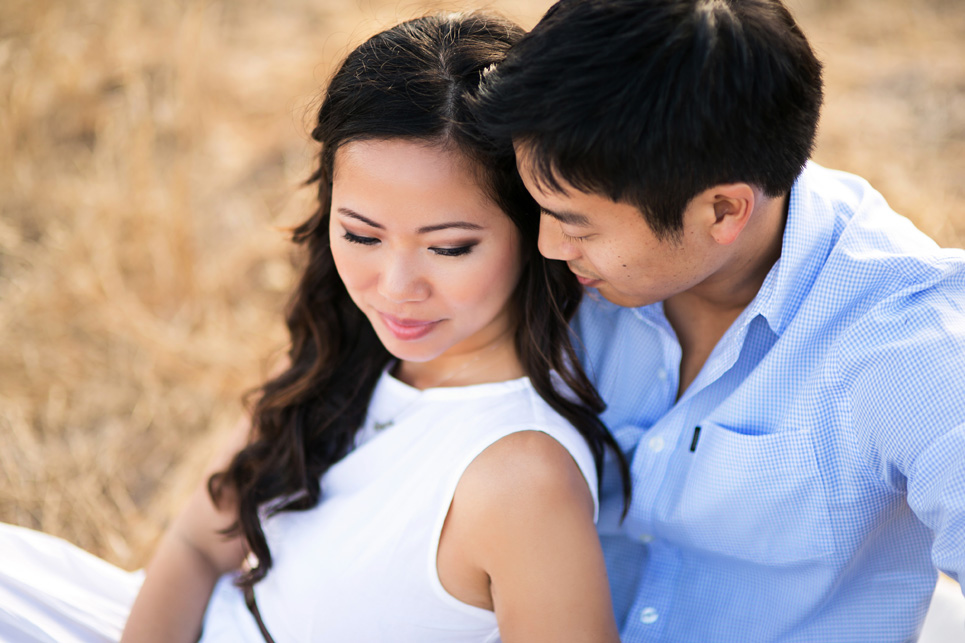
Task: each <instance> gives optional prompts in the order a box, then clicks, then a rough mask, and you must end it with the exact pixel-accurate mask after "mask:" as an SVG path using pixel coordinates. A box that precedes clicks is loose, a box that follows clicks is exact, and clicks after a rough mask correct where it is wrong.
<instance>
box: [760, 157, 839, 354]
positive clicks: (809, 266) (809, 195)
mask: <svg viewBox="0 0 965 643" xmlns="http://www.w3.org/2000/svg"><path fill="white" fill-rule="evenodd" d="M820 170H821V168H820V166H818V165H817V164H815V163H810V162H809V163H808V164H807V166H805V168H804V171H803V172H801V174H800V176H798V178H797V180H796V181H795V182H794V186H793V187H792V188H791V195H790V203H789V204H788V214H787V222H786V223H785V226H784V237H783V240H782V242H781V256H780V258H778V260H777V261H776V262H775V263H774V265H773V266H772V267H771V269H770V271H769V272H768V273H767V277H765V279H764V283H763V284H761V289H760V290H759V291H758V293H757V296H755V297H754V300H753V301H752V302H751V303H750V305H749V306H748V309H747V310H745V311H744V313H745V314H743V315H741V317H742V319H744V320H746V322H745V323H749V322H750V321H751V320H753V319H754V318H755V317H757V315H762V316H763V317H764V319H765V320H767V324H768V326H770V327H771V330H773V331H774V333H775V334H777V335H778V336H780V335H781V334H782V333H783V332H784V329H785V328H786V327H787V325H788V324H789V323H790V321H791V319H792V318H793V317H794V314H795V313H796V312H797V310H798V308H799V307H800V305H801V303H802V302H803V301H804V299H805V297H806V296H807V294H808V292H809V291H810V290H811V286H812V285H813V284H814V281H815V279H817V276H818V274H819V273H820V272H821V267H822V266H823V265H824V262H825V261H826V260H827V257H828V254H829V253H830V252H831V249H832V247H833V246H834V241H835V237H836V236H837V232H836V226H835V218H836V215H835V212H834V208H833V207H832V206H831V204H830V203H829V202H828V200H827V199H826V198H824V197H823V196H822V194H821V191H820V190H819V189H818V185H817V184H818V183H819V182H820V177H819V176H818V172H819V171H820Z"/></svg>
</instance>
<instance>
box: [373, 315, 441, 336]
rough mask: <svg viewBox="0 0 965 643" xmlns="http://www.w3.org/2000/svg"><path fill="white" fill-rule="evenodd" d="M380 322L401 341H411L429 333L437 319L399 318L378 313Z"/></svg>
mask: <svg viewBox="0 0 965 643" xmlns="http://www.w3.org/2000/svg"><path fill="white" fill-rule="evenodd" d="M379 317H381V318H382V323H384V324H385V327H386V328H388V329H389V330H390V331H391V332H392V334H393V335H395V336H396V338H397V339H401V340H403V341H413V340H416V339H422V338H423V337H425V336H426V335H428V334H429V333H431V332H432V331H433V330H434V329H435V327H436V325H437V324H438V323H439V321H438V320H437V321H423V320H419V319H400V318H399V317H393V316H392V315H387V314H385V313H381V312H380V313H379Z"/></svg>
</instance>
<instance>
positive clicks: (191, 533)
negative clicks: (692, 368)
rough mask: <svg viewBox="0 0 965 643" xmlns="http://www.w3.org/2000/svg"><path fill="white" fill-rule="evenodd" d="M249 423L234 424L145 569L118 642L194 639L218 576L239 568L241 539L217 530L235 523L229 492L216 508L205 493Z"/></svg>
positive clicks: (242, 553) (242, 548)
mask: <svg viewBox="0 0 965 643" xmlns="http://www.w3.org/2000/svg"><path fill="white" fill-rule="evenodd" d="M249 430H250V429H249V423H248V422H247V421H246V422H244V423H243V424H241V425H239V426H238V427H237V428H236V429H235V431H234V432H233V434H232V439H231V440H230V442H229V444H227V445H226V448H225V449H224V450H223V451H222V452H221V453H220V454H219V456H218V457H217V458H216V459H215V461H214V462H213V463H212V466H211V467H209V471H208V473H206V474H205V477H204V479H203V481H202V483H201V484H200V485H199V486H198V488H197V489H196V490H195V491H194V493H193V494H192V496H191V498H190V499H189V500H188V502H187V504H186V505H185V507H184V508H183V509H182V510H181V513H180V514H179V515H178V516H177V518H176V519H175V520H174V522H173V523H172V524H171V526H170V527H169V528H168V530H167V531H166V532H165V534H164V536H163V537H162V538H161V542H160V544H159V545H158V548H157V551H155V552H154V556H153V557H152V558H151V562H150V563H149V564H148V566H147V571H146V575H145V579H144V585H143V586H142V587H141V591H140V592H139V593H138V595H137V599H135V601H134V606H133V607H132V609H131V614H130V617H129V618H128V621H127V625H126V626H125V628H124V634H123V636H122V637H121V641H122V643H146V642H151V641H158V642H161V641H164V642H179V641H185V642H188V641H192V642H193V641H197V640H198V637H199V636H200V634H201V623H202V620H203V618H204V612H205V609H206V607H207V605H208V599H209V598H210V597H211V591H212V590H213V589H214V585H215V583H216V582H217V580H218V578H219V577H220V576H221V575H222V574H224V573H226V572H228V571H231V570H234V569H238V568H239V567H240V566H241V563H242V561H243V560H244V558H245V555H246V549H245V545H244V539H243V538H242V537H241V536H235V537H232V538H226V537H225V536H223V535H222V534H220V533H219V532H220V531H221V530H222V529H225V528H227V527H229V526H231V525H232V524H233V523H234V522H235V520H236V519H237V509H236V503H235V499H234V497H233V496H232V494H231V490H230V489H225V492H224V494H223V495H222V501H221V507H220V508H218V507H215V506H214V503H213V502H212V501H211V498H210V496H209V495H208V489H207V481H208V476H209V475H210V474H212V473H214V472H216V471H221V470H223V469H224V468H225V467H226V466H227V465H228V462H230V459H231V457H232V456H233V455H234V454H235V453H237V452H238V451H239V450H240V449H241V448H242V447H244V445H245V443H246V441H247V438H248V433H249Z"/></svg>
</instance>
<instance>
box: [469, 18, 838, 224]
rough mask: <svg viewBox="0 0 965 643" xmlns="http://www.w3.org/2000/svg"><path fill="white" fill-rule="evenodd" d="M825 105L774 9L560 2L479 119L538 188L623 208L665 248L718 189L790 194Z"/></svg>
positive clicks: (497, 77) (800, 47) (790, 23)
mask: <svg viewBox="0 0 965 643" xmlns="http://www.w3.org/2000/svg"><path fill="white" fill-rule="evenodd" d="M821 101H822V82H821V63H820V62H819V61H818V60H817V58H816V57H815V55H814V53H813V52H812V51H811V47H810V45H809V44H808V42H807V39H806V38H805V37H804V34H803V33H802V32H801V30H800V28H799V27H798V26H797V24H796V23H795V22H794V19H793V17H792V16H791V14H790V12H789V11H788V10H787V8H786V7H785V6H784V5H783V4H782V3H781V2H780V1H779V0H561V1H560V2H557V3H556V4H555V5H553V7H551V8H550V10H549V11H548V12H547V13H546V15H545V16H544V17H543V19H542V20H541V21H540V22H539V24H537V25H536V27H535V28H534V29H533V31H532V32H530V33H529V34H528V35H527V36H526V37H525V38H524V39H523V40H521V41H520V42H519V43H518V44H516V45H515V46H514V47H513V49H512V50H511V51H510V54H509V57H508V58H507V59H506V60H505V61H504V62H503V63H501V64H500V65H499V67H498V68H496V69H495V70H492V71H490V72H489V73H488V74H487V75H486V78H485V79H484V83H483V88H482V90H481V92H480V95H479V97H478V99H477V100H476V102H475V104H474V108H475V109H476V110H478V114H479V118H480V119H481V120H482V121H483V124H484V127H485V128H486V130H487V132H488V133H489V134H490V135H492V136H497V137H505V136H509V137H511V138H512V139H513V140H514V142H515V143H516V144H517V145H518V146H522V148H523V149H524V151H525V153H526V155H527V159H528V160H529V161H530V162H531V164H532V167H531V169H532V170H533V171H534V173H535V178H536V180H537V181H538V183H539V185H540V187H541V188H543V189H550V190H553V191H562V189H563V188H562V186H561V183H560V181H559V179H562V180H563V181H565V182H566V183H569V184H570V185H572V186H573V187H574V188H576V189H578V190H580V191H583V192H590V193H595V194H600V195H603V196H606V197H608V198H610V199H612V200H614V201H621V202H625V203H629V204H631V205H633V206H635V207H637V208H638V209H640V211H641V212H642V213H643V215H644V217H645V218H646V221H647V223H648V224H649V225H650V227H651V228H652V229H653V230H654V232H655V233H656V234H658V235H659V236H661V237H662V238H667V237H671V238H673V237H676V236H677V235H678V233H679V232H680V230H681V229H682V227H683V213H684V210H685V208H686V206H687V204H688V203H689V202H690V200H691V199H693V197H695V196H696V195H697V194H699V193H700V192H702V191H704V190H706V189H708V188H710V187H713V186H714V185H720V184H724V183H737V182H745V183H749V184H752V185H755V186H757V187H759V188H760V189H761V190H762V191H763V192H764V194H765V195H767V196H770V197H776V196H780V195H783V194H786V193H788V192H789V191H790V189H791V186H792V185H793V183H794V180H795V179H796V178H797V176H798V175H799V174H800V172H801V170H802V169H803V167H804V164H805V163H806V162H807V160H808V158H809V157H810V155H811V150H812V148H813V146H814V137H815V132H816V129H817V122H818V116H819V114H820V110H821Z"/></svg>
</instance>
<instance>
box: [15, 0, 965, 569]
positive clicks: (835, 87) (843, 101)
mask: <svg viewBox="0 0 965 643" xmlns="http://www.w3.org/2000/svg"><path fill="white" fill-rule="evenodd" d="M789 4H790V5H791V8H792V9H793V10H794V11H795V13H796V15H797V16H798V18H799V19H800V21H801V22H802V23H803V25H804V28H805V31H806V32H807V33H808V35H809V37H810V39H811V41H812V43H813V45H814V46H815V48H816V49H817V51H818V52H819V55H820V56H821V57H822V59H823V60H824V61H825V63H826V65H827V70H826V77H827V84H828V88H827V105H826V109H825V112H824V117H823V120H822V124H821V135H820V143H819V149H818V152H817V154H816V158H817V160H818V161H819V162H822V163H824V164H826V165H830V166H834V167H837V168H840V169H846V170H850V171H854V172H857V173H859V174H862V175H863V176H865V177H866V178H868V179H869V180H871V182H872V183H873V184H874V185H875V186H876V187H878V189H879V190H881V191H882V192H883V193H884V194H885V196H886V197H887V198H888V199H889V201H891V203H892V205H893V206H894V207H895V208H896V209H897V210H898V211H900V212H902V213H904V214H906V215H908V216H909V217H911V218H912V219H913V220H914V221H915V222H916V223H917V224H918V225H919V227H921V228H922V229H923V230H925V231H926V232H927V233H928V234H930V235H931V236H932V237H934V238H935V239H937V240H938V241H939V243H941V244H942V245H945V246H954V247H963V246H965V3H963V2H961V0H919V1H917V2H908V1H907V0H875V1H874V2H870V1H868V0H851V1H847V0H840V1H833V0H790V2H789ZM474 6H479V5H473V4H470V3H462V4H458V5H456V4H451V3H436V2H424V3H414V2H406V3H403V2H388V1H386V2H382V1H380V0H312V1H309V0H284V1H283V0H275V1H272V2H263V1H258V0H113V1H112V0H2V2H0V439H2V443H0V520H2V521H5V522H12V523H16V524H20V525H25V526H29V527H33V528H37V529H42V530H44V531H47V532H50V533H52V534H55V535H58V536H62V537H65V538H67V539H69V540H71V541H73V542H75V543H77V544H78V545H80V546H82V547H84V548H86V549H88V550H90V551H92V552H94V553H96V554H98V555H100V556H102V557H105V558H106V559H108V560H110V561H112V562H114V563H117V564H119V565H121V566H123V567H126V568H129V569H132V568H135V567H137V566H140V565H143V564H144V563H145V562H146V558H147V556H148V554H149V552H150V550H151V547H152V545H153V543H154V541H155V539H156V538H157V536H158V534H159V533H160V530H161V529H163V527H164V525H165V522H166V521H167V520H168V519H169V518H170V516H171V515H172V512H173V511H174V510H175V509H176V507H177V506H178V504H179V502H180V500H181V499H182V498H183V497H184V495H185V493H186V491H187V490H189V489H190V488H191V487H192V486H193V485H194V484H196V483H197V481H198V480H199V477H200V475H201V469H200V467H201V466H203V464H204V462H205V461H206V460H207V459H208V458H209V457H210V455H211V452H212V449H213V448H214V447H215V445H216V444H217V443H218V440H219V439H220V438H222V437H223V436H224V434H225V431H226V430H229V429H230V428H231V426H232V425H233V424H234V423H235V421H236V420H237V418H238V417H239V416H240V414H241V411H242V407H241V404H240V396H241V394H242V393H243V392H244V391H245V390H246V389H248V388H250V387H252V386H254V385H256V384H257V383H258V382H259V380H260V379H261V378H262V377H263V375H264V373H265V369H266V368H267V365H268V364H269V363H270V362H271V360H272V358H273V357H276V356H277V355H278V354H279V351H281V350H283V349H284V343H285V334H284V328H283V325H282V317H281V310H282V308H283V306H284V302H285V298H286V294H287V292H288V289H289V288H290V286H291V284H292V278H293V274H294V268H293V265H295V264H294V263H293V261H294V258H293V257H292V256H291V255H290V249H289V247H288V245H287V241H286V235H285V232H284V229H285V227H286V226H290V225H291V224H293V223H295V222H297V221H298V220H299V219H300V218H301V217H302V216H303V215H305V214H307V212H308V208H309V205H310V197H311V195H310V194H308V193H307V191H306V190H304V189H301V188H300V182H301V181H302V180H303V179H305V178H306V177H307V175H308V173H309V166H310V162H311V155H312V147H311V145H309V138H308V135H307V131H308V129H309V128H308V126H307V125H306V123H307V122H308V121H309V120H310V119H311V116H312V114H311V109H312V106H313V104H314V102H315V99H316V96H317V94H318V91H319V88H320V87H321V86H322V85H323V84H324V82H325V80H326V78H327V76H328V74H329V73H330V70H331V68H332V64H333V62H335V61H336V60H337V59H339V58H340V57H341V56H342V55H343V54H345V53H346V52H347V50H348V48H349V47H351V46H353V45H354V44H357V43H358V42H360V41H361V40H362V39H364V38H365V37H366V36H368V35H370V34H371V33H373V32H375V31H377V30H378V29H380V28H381V27H385V26H388V25H390V24H392V23H394V22H396V21H398V20H400V19H403V18H410V17H414V16H416V15H420V14H422V13H425V12H427V11H430V10H432V11H434V10H438V9H454V8H472V7H474ZM482 6H485V7H487V8H492V9H496V10H499V11H501V12H503V13H505V14H507V15H509V16H511V17H514V18H516V19H518V20H519V21H520V22H521V23H522V24H524V26H532V25H533V24H534V23H535V21H536V20H537V19H538V17H539V15H540V14H541V13H542V12H543V11H544V10H545V9H546V8H547V7H548V6H549V2H547V1H546V0H543V1H541V2H536V1H535V0H517V1H515V2H512V1H510V0H505V1H502V2H487V3H486V4H484V5H482Z"/></svg>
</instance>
